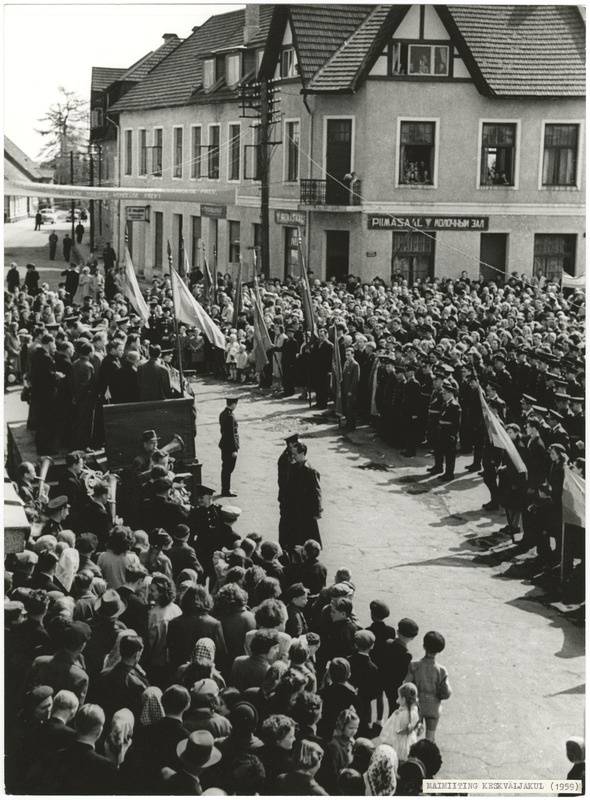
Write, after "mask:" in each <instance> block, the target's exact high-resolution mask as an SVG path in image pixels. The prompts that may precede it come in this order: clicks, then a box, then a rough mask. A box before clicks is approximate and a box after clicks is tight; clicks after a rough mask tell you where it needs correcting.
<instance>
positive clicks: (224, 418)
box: [219, 397, 240, 497]
mask: <svg viewBox="0 0 590 800" xmlns="http://www.w3.org/2000/svg"><path fill="white" fill-rule="evenodd" d="M225 402H226V407H225V408H224V409H223V411H222V412H221V414H220V415H219V428H220V430H221V439H220V440H219V449H220V450H221V496H222V497H237V494H236V492H232V490H231V476H232V472H233V471H234V469H235V467H236V461H237V458H238V450H239V449H240V437H239V435H238V423H237V420H236V418H235V417H234V411H235V409H236V406H237V404H238V398H237V397H228V398H226V401H225Z"/></svg>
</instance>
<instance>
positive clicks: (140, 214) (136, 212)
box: [125, 206, 150, 222]
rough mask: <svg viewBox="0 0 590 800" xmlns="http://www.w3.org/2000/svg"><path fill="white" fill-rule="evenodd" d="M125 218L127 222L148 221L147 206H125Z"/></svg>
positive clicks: (148, 212)
mask: <svg viewBox="0 0 590 800" xmlns="http://www.w3.org/2000/svg"><path fill="white" fill-rule="evenodd" d="M125 219H126V220H127V222H149V221H150V207H149V206H127V207H126V208H125Z"/></svg>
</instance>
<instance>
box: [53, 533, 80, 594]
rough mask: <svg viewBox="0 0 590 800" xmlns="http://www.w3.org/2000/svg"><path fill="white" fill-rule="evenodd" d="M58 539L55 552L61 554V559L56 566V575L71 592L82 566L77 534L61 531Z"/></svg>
mask: <svg viewBox="0 0 590 800" xmlns="http://www.w3.org/2000/svg"><path fill="white" fill-rule="evenodd" d="M57 539H58V542H57V547H56V550H55V552H56V553H57V554H58V556H59V561H58V562H57V566H56V567H55V577H56V578H57V579H58V581H59V582H60V583H61V584H62V586H63V587H64V588H65V589H67V590H68V592H69V591H70V589H71V588H72V583H73V582H74V576H75V575H76V573H77V572H78V568H79V566H80V553H78V551H77V550H76V534H75V533H74V531H67V530H66V531H60V532H59V533H58V535H57Z"/></svg>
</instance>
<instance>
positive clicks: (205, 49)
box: [111, 5, 274, 111]
mask: <svg viewBox="0 0 590 800" xmlns="http://www.w3.org/2000/svg"><path fill="white" fill-rule="evenodd" d="M273 9H274V6H272V5H262V6H261V8H260V31H259V33H258V35H257V36H256V37H255V38H254V39H253V40H252V42H251V43H250V46H256V45H257V44H259V45H261V46H262V45H263V44H264V42H265V41H266V36H267V33H268V26H269V24H270V19H271V16H272V12H273ZM243 41H244V11H243V9H242V10H239V11H229V12H228V13H226V14H217V15H216V16H214V17H210V18H209V19H208V20H207V22H205V23H204V24H203V25H201V27H200V28H198V29H197V30H195V31H194V33H193V34H192V35H191V36H189V37H188V39H185V40H184V41H183V42H182V43H181V44H179V45H178V47H176V49H175V50H173V51H172V53H170V55H169V56H168V57H167V58H165V59H164V60H163V61H162V62H161V63H160V64H159V65H158V66H157V67H155V68H154V69H153V70H152V71H151V72H150V73H149V75H147V76H146V77H145V78H144V79H143V80H142V81H141V82H140V83H139V84H138V85H137V86H134V87H133V89H131V90H130V91H129V92H128V93H127V94H126V95H125V96H124V97H122V98H121V99H120V100H118V101H117V103H115V104H114V105H113V107H112V109H111V110H112V111H134V110H139V109H144V108H167V107H169V106H178V105H185V104H186V103H188V102H193V101H194V100H195V99H196V98H197V96H198V93H197V90H198V89H199V88H200V86H201V84H202V76H201V59H202V57H203V56H204V55H207V54H208V53H212V52H214V51H216V50H220V49H224V50H225V49H227V48H231V47H235V48H240V47H242V45H243ZM233 96H234V95H233V94H232V97H233Z"/></svg>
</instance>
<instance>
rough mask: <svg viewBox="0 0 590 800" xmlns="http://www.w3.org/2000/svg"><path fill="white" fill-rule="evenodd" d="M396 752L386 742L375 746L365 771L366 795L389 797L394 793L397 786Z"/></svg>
mask: <svg viewBox="0 0 590 800" xmlns="http://www.w3.org/2000/svg"><path fill="white" fill-rule="evenodd" d="M397 766H398V758H397V753H396V752H395V750H394V749H393V747H391V745H388V744H380V745H379V746H378V747H376V748H375V752H374V753H373V757H372V758H371V761H370V763H369V769H368V770H367V771H366V773H365V786H366V787H367V795H369V796H372V797H390V796H392V795H394V794H395V787H396V786H397Z"/></svg>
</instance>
